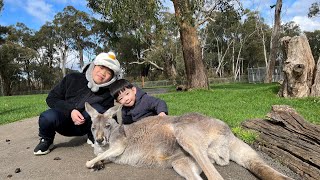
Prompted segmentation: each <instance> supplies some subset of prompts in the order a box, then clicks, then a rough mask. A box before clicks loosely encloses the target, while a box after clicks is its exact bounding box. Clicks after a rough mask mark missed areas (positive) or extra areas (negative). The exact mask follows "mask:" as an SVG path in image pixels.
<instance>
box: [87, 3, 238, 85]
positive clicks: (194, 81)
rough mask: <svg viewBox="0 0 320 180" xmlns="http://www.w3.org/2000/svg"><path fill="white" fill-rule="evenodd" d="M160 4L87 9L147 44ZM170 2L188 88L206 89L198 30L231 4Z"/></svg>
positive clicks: (101, 6) (131, 4) (155, 26)
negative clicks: (174, 17) (216, 12)
mask: <svg viewBox="0 0 320 180" xmlns="http://www.w3.org/2000/svg"><path fill="white" fill-rule="evenodd" d="M161 2H162V1H160V0H151V1H142V0H139V1H130V0H124V1H110V0H97V1H96V0H89V3H88V6H89V7H90V8H92V9H93V10H94V11H96V12H98V13H100V14H102V15H103V16H104V18H105V19H106V20H109V21H111V22H114V23H115V24H116V25H117V26H118V27H119V28H118V29H119V30H123V29H124V28H127V29H130V30H132V31H133V32H134V34H135V35H136V36H137V37H139V38H141V40H142V41H144V42H146V43H147V44H150V39H149V38H148V37H150V36H149V35H150V33H152V31H153V30H154V29H155V28H157V22H158V18H159V12H160V11H159V10H161V8H162V4H161ZM172 2H173V4H174V7H175V15H176V22H177V26H178V27H179V31H180V38H181V43H182V47H183V48H182V49H183V56H184V64H185V67H186V74H187V82H188V86H189V88H208V80H207V75H206V72H205V68H204V64H203V60H202V53H201V49H200V42H199V40H198V38H199V36H198V30H199V29H200V28H201V27H203V26H205V23H206V22H207V21H208V20H209V19H212V18H213V16H214V14H215V11H216V10H223V9H227V8H230V7H232V3H231V2H230V0H228V1H227V0H222V1H220V0H219V1H215V0H205V1H197V2H193V1H178V0H174V1H172ZM151 43H152V41H151ZM140 52H142V51H137V54H138V56H139V57H141V56H140Z"/></svg>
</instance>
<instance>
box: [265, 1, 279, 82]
mask: <svg viewBox="0 0 320 180" xmlns="http://www.w3.org/2000/svg"><path fill="white" fill-rule="evenodd" d="M281 8H282V0H277V4H276V8H275V16H274V26H273V31H272V37H271V45H270V59H269V62H268V66H267V70H266V77H265V80H264V82H265V83H271V82H272V75H273V71H274V67H275V64H276V59H277V54H278V51H279V38H280V26H281V17H280V14H281Z"/></svg>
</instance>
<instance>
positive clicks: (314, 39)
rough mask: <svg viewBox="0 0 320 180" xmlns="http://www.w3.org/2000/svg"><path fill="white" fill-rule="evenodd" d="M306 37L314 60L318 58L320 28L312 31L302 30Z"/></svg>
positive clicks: (319, 53) (319, 52)
mask: <svg viewBox="0 0 320 180" xmlns="http://www.w3.org/2000/svg"><path fill="white" fill-rule="evenodd" d="M304 33H305V34H306V36H307V37H308V40H309V44H310V48H311V51H312V55H313V57H314V60H315V61H318V59H319V58H320V30H315V31H314V32H304Z"/></svg>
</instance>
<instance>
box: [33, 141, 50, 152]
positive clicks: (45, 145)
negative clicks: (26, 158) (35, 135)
mask: <svg viewBox="0 0 320 180" xmlns="http://www.w3.org/2000/svg"><path fill="white" fill-rule="evenodd" d="M52 148H53V141H52V140H48V139H44V138H41V139H40V142H39V144H38V145H37V146H36V148H34V150H33V154H34V155H45V154H48V153H49V152H50V150H51V149H52Z"/></svg>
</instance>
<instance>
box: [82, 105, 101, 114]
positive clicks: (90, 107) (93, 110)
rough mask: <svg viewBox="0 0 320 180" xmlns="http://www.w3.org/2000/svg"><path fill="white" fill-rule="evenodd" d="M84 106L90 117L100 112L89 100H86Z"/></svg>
mask: <svg viewBox="0 0 320 180" xmlns="http://www.w3.org/2000/svg"><path fill="white" fill-rule="evenodd" d="M84 106H85V109H86V111H87V113H88V114H89V116H90V117H94V116H97V115H98V114H99V112H98V111H97V110H95V109H94V108H93V107H92V106H91V105H90V104H89V103H88V102H85V104H84Z"/></svg>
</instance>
